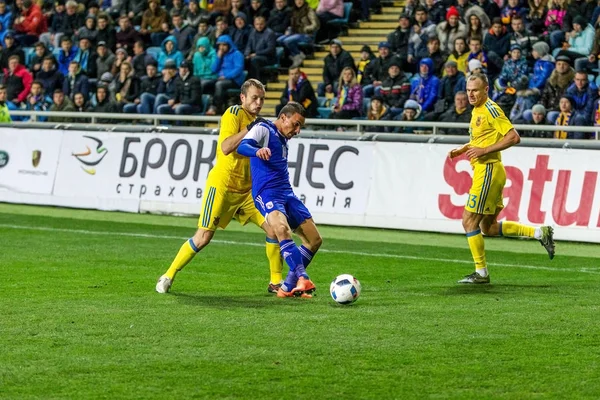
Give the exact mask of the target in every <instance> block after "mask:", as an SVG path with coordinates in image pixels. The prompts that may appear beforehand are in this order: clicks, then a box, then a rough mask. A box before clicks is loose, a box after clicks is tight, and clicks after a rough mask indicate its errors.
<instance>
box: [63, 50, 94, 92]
mask: <svg viewBox="0 0 600 400" xmlns="http://www.w3.org/2000/svg"><path fill="white" fill-rule="evenodd" d="M62 89H63V93H64V94H65V96H67V97H68V98H69V99H71V100H73V96H74V95H75V93H77V92H81V93H85V96H86V99H87V95H88V93H89V92H90V83H89V80H88V78H87V76H86V75H85V74H84V73H82V71H81V68H80V65H79V63H78V62H77V61H75V60H73V61H71V63H70V64H69V71H68V74H67V75H66V76H65V79H64V80H63V87H62Z"/></svg>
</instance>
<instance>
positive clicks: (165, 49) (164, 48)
mask: <svg viewBox="0 0 600 400" xmlns="http://www.w3.org/2000/svg"><path fill="white" fill-rule="evenodd" d="M160 47H161V51H160V53H159V54H158V72H161V71H162V70H163V68H164V67H165V63H166V62H167V60H172V61H173V62H175V65H176V66H177V67H179V65H180V64H181V62H182V61H183V54H182V53H181V52H180V51H179V50H178V49H177V38H175V36H173V35H170V36H167V37H166V38H165V40H163V42H162V44H161V45H160Z"/></svg>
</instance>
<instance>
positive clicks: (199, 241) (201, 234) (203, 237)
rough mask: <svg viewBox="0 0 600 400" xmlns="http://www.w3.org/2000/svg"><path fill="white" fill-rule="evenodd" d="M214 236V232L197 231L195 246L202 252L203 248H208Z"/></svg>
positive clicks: (194, 238)
mask: <svg viewBox="0 0 600 400" xmlns="http://www.w3.org/2000/svg"><path fill="white" fill-rule="evenodd" d="M213 236H214V232H212V231H206V230H203V229H198V230H197V231H196V234H195V235H194V237H193V238H192V241H193V242H194V245H196V248H198V249H199V250H202V248H204V247H206V246H207V245H208V244H209V243H210V241H211V240H212V238H213Z"/></svg>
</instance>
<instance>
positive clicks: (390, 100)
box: [379, 61, 410, 117]
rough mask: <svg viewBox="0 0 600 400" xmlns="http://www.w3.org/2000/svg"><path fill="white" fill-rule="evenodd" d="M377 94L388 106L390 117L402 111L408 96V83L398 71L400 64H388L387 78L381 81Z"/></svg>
mask: <svg viewBox="0 0 600 400" xmlns="http://www.w3.org/2000/svg"><path fill="white" fill-rule="evenodd" d="M379 93H380V95H381V98H382V99H383V102H384V103H385V104H386V105H387V106H389V109H390V114H391V115H392V117H393V116H396V115H398V114H399V113H400V112H401V111H402V107H404V103H405V102H406V100H408V97H409V96H410V82H409V80H408V78H407V77H406V75H404V73H403V72H402V71H401V70H400V63H399V62H398V61H392V62H391V63H390V66H389V69H388V76H387V77H385V78H384V79H383V82H382V83H381V91H380V92H379Z"/></svg>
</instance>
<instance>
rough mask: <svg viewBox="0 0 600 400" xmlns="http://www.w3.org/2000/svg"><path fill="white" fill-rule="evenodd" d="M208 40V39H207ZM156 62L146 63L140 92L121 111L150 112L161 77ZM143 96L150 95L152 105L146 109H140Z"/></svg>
mask: <svg viewBox="0 0 600 400" xmlns="http://www.w3.org/2000/svg"><path fill="white" fill-rule="evenodd" d="M207 40H208V39H207ZM157 66H158V63H157V62H156V61H154V60H152V61H150V62H149V63H148V65H146V74H145V76H143V77H142V79H141V87H140V93H139V96H138V97H137V98H135V99H134V100H133V103H128V104H125V106H124V107H123V112H126V113H129V114H135V113H137V114H146V113H150V112H152V106H153V105H154V99H155V98H156V95H157V94H158V86H159V85H160V82H161V80H162V77H161V76H160V75H158V68H157ZM144 96H152V101H151V102H152V105H150V106H149V107H148V108H147V109H146V111H145V112H144V110H143V109H142V99H143V98H144Z"/></svg>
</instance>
